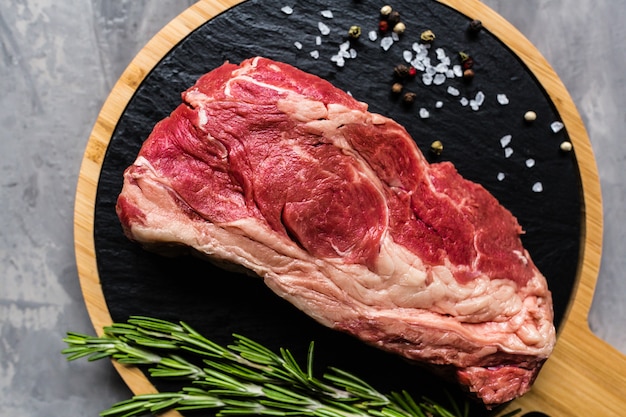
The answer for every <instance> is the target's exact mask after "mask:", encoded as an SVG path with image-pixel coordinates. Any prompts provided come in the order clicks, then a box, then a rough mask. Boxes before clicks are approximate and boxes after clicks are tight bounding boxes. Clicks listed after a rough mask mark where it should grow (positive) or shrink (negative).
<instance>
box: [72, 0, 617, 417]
mask: <svg viewBox="0 0 626 417" xmlns="http://www.w3.org/2000/svg"><path fill="white" fill-rule="evenodd" d="M240 2H241V1H240V0H228V1H226V0H205V1H200V2H198V3H197V4H195V5H194V6H192V7H191V8H189V9H188V10H186V11H185V12H184V13H182V14H181V15H180V16H179V17H177V18H176V19H174V20H173V21H172V22H171V23H170V24H168V25H167V26H166V27H165V28H164V29H163V30H162V31H161V32H159V33H158V34H157V35H156V36H155V37H154V38H153V39H152V40H151V41H150V42H149V43H148V44H147V45H146V46H145V47H144V48H143V49H142V50H141V52H140V53H139V54H138V55H137V56H136V58H135V59H134V60H133V61H132V63H131V64H130V65H129V67H128V68H127V69H126V71H125V72H124V73H123V74H122V76H121V78H120V79H119V81H118V82H117V83H116V85H115V86H114V88H113V90H112V92H111V94H110V96H109V97H108V99H107V101H106V102H105V104H104V106H103V108H102V111H101V113H100V115H99V117H98V119H97V121H96V124H95V126H94V128H93V131H92V134H91V136H90V138H89V142H88V144H87V148H86V151H85V154H84V159H83V163H82V166H81V170H80V174H79V181H78V186H77V193H76V206H75V250H76V259H77V265H78V273H79V278H80V283H81V287H82V291H83V296H84V298H85V302H86V305H87V308H88V312H89V315H90V318H91V320H92V322H93V325H94V327H95V329H96V331H97V332H98V333H100V332H101V331H102V327H103V326H106V325H109V324H111V322H112V319H111V314H110V312H109V309H108V306H107V302H106V300H105V297H104V295H103V292H102V288H101V283H100V277H99V273H98V265H97V262H96V249H95V246H94V205H95V200H96V196H97V189H98V181H99V178H100V173H101V169H102V164H103V161H104V158H105V154H106V151H107V147H108V145H109V142H110V140H111V137H112V135H113V132H114V130H115V128H116V126H117V123H118V121H119V120H120V117H121V116H122V114H123V112H124V109H125V108H126V106H127V104H128V102H129V101H130V100H131V98H132V97H133V95H134V94H135V93H136V91H137V89H138V87H139V86H140V85H141V83H142V81H143V80H144V79H145V78H146V76H147V75H148V74H149V73H150V71H151V70H152V69H153V68H154V67H155V66H156V65H157V64H158V63H159V61H160V60H161V59H162V58H163V57H164V56H165V55H166V54H167V53H168V52H169V51H170V50H172V48H174V47H175V46H176V45H177V44H178V43H179V42H180V41H181V40H182V39H184V38H185V37H186V36H188V35H189V34H190V33H191V32H193V31H194V30H195V29H197V28H198V27H200V26H201V25H202V24H204V23H206V22H207V21H209V20H210V19H212V18H213V17H215V16H217V15H218V14H219V13H221V12H223V11H225V10H227V9H228V8H230V7H232V6H234V5H236V4H238V3H240ZM440 2H441V3H443V4H445V5H447V6H449V7H451V8H453V9H455V10H457V11H458V12H459V13H461V14H463V15H466V16H467V17H469V18H472V19H480V20H481V21H482V22H483V24H484V26H485V28H487V29H488V30H489V31H490V32H491V33H492V34H493V35H495V36H496V37H497V38H498V39H500V40H501V41H502V42H503V43H504V44H505V45H507V46H508V47H509V48H510V49H511V50H512V51H513V52H514V53H515V54H516V55H517V56H518V57H519V58H520V59H521V60H522V61H523V62H524V63H525V65H526V66H527V67H528V68H529V69H530V71H531V72H532V73H533V75H534V76H535V77H536V79H537V80H538V82H539V83H540V84H541V85H542V86H543V88H544V89H545V91H546V92H547V94H549V96H550V98H551V100H552V101H553V103H554V105H555V106H556V108H557V111H558V113H559V114H560V116H561V118H562V121H563V123H564V124H565V126H566V129H567V131H568V133H569V138H570V140H571V142H572V143H573V145H574V148H575V151H576V158H577V162H578V167H579V170H580V177H581V187H582V195H583V217H584V218H583V224H582V233H583V236H582V240H583V244H582V245H581V253H580V263H579V270H578V273H577V282H576V287H575V291H574V296H573V297H572V299H571V301H570V304H569V307H568V310H567V312H566V316H565V320H564V323H563V324H562V325H561V326H560V330H559V337H558V343H557V346H556V349H555V351H554V354H553V355H552V357H551V358H550V359H549V360H548V362H547V363H546V365H545V367H544V369H543V370H542V372H541V374H540V376H539V378H538V380H537V381H536V383H535V385H534V387H533V389H532V391H531V392H530V393H529V394H527V395H525V396H524V397H523V398H520V399H518V400H516V401H515V402H514V403H512V404H511V405H510V406H509V407H507V409H506V410H504V411H503V412H505V411H510V410H513V409H516V408H520V407H521V408H522V409H523V411H524V412H531V411H539V412H542V413H545V414H546V415H549V416H593V415H606V416H612V415H616V416H617V415H622V414H623V413H624V411H623V410H626V357H624V355H621V354H620V353H619V352H618V351H617V350H616V349H614V348H613V347H611V346H610V345H608V344H607V343H605V342H603V341H602V340H600V339H598V338H597V337H596V336H595V335H594V334H593V333H592V332H591V331H590V329H589V326H588V321H587V316H588V313H589V308H590V306H591V302H592V298H593V292H594V287H595V283H596V279H597V276H598V270H599V265H600V256H601V245H602V227H603V226H602V203H601V193H600V185H599V179H598V174H597V170H596V165H595V160H594V156H593V152H592V148H591V145H590V143H589V139H588V137H587V134H586V132H585V128H584V126H583V123H582V120H581V118H580V116H579V114H578V112H577V110H576V107H575V105H574V103H573V102H572V99H571V98H570V96H569V94H568V92H567V90H566V89H565V87H564V85H563V83H562V82H561V81H560V79H559V78H558V76H557V75H556V74H555V72H554V71H553V70H552V68H551V67H550V65H549V64H548V63H547V62H546V60H545V59H544V58H543V57H542V56H541V54H540V53H539V52H538V51H537V50H536V48H535V47H534V46H533V45H532V44H531V43H530V42H529V41H528V40H527V39H526V38H525V37H524V36H523V35H522V34H520V33H519V31H517V30H516V29H515V28H514V27H513V26H512V25H511V24H509V23H508V22H507V21H505V20H504V19H503V18H502V17H501V16H499V15H498V14H496V13H495V12H494V11H492V10H491V9H489V8H488V7H486V6H485V5H483V4H482V3H480V2H479V1H477V0H441V1H440ZM115 366H116V367H117V369H118V371H119V373H120V375H121V376H122V377H123V379H124V380H125V382H126V383H127V384H128V386H129V387H130V388H131V390H132V391H133V392H134V393H144V392H152V391H155V388H154V386H153V385H152V384H151V383H150V381H148V379H147V378H146V377H145V376H144V374H142V373H141V372H139V371H138V370H136V369H135V368H126V367H122V366H119V365H117V364H115ZM171 414H172V415H175V414H176V413H171Z"/></svg>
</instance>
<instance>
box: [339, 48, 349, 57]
mask: <svg viewBox="0 0 626 417" xmlns="http://www.w3.org/2000/svg"><path fill="white" fill-rule="evenodd" d="M339 55H341V56H342V57H344V58H350V52H348V51H344V50H343V49H340V50H339Z"/></svg>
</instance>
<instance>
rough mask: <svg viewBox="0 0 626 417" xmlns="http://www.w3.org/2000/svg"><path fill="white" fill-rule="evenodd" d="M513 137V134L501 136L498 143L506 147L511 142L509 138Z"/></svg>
mask: <svg viewBox="0 0 626 417" xmlns="http://www.w3.org/2000/svg"><path fill="white" fill-rule="evenodd" d="M512 138H513V136H511V135H504V136H502V138H501V139H500V145H502V147H503V148H504V147H506V146H507V145H508V144H509V143H511V139H512Z"/></svg>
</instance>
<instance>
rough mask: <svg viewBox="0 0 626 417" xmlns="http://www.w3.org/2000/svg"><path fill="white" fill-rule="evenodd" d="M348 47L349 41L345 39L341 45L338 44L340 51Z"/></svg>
mask: <svg viewBox="0 0 626 417" xmlns="http://www.w3.org/2000/svg"><path fill="white" fill-rule="evenodd" d="M349 48H350V41H345V42H344V43H342V44H341V45H339V50H340V51H347V50H348V49H349Z"/></svg>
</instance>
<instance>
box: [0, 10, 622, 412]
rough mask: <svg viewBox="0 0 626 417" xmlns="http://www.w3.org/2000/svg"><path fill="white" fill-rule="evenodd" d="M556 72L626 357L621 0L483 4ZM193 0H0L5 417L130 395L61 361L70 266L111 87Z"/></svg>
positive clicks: (602, 309) (598, 314)
mask: <svg viewBox="0 0 626 417" xmlns="http://www.w3.org/2000/svg"><path fill="white" fill-rule="evenodd" d="M484 2H485V3H486V4H487V5H489V6H490V7H492V8H493V9H495V10H496V11H497V12H499V13H500V14H502V15H503V16H504V17H505V18H507V19H508V20H509V21H510V22H511V23H513V24H514V25H515V26H516V27H517V28H518V29H519V30H520V31H521V32H522V33H523V34H525V35H526V36H527V37H528V38H529V39H530V40H531V41H532V42H533V43H534V44H535V45H536V46H537V48H538V49H539V50H540V51H541V52H542V53H543V55H544V56H545V57H546V58H547V59H548V61H549V62H550V63H551V64H552V66H553V67H554V68H555V70H556V72H557V73H558V74H559V76H560V77H561V79H562V80H563V82H564V83H565V85H566V87H567V88H568V90H569V92H570V94H571V95H572V97H573V99H574V102H575V103H576V105H577V106H578V109H579V111H580V113H581V115H582V118H583V121H584V122H585V124H586V127H587V129H588V132H589V136H590V138H591V142H592V146H593V149H594V152H595V155H596V159H597V162H598V169H599V173H600V179H601V185H602V194H603V199H604V216H605V234H604V242H603V246H604V252H603V258H602V265H601V271H600V277H599V281H598V286H597V290H596V296H595V299H594V304H593V308H592V312H591V314H590V317H589V321H590V325H591V328H592V329H593V331H594V332H595V333H596V334H597V335H599V336H600V337H601V338H603V339H605V340H607V341H608V342H609V343H611V344H612V345H614V346H615V347H616V348H618V349H619V350H620V351H622V352H624V353H626V303H625V302H624V298H625V296H626V279H624V277H623V273H624V271H625V270H626V257H624V251H623V248H622V242H623V241H624V238H625V237H626V236H625V235H626V206H625V205H624V199H625V198H626V186H625V185H624V181H623V178H622V175H621V171H622V169H623V167H624V159H625V158H626V148H625V147H624V145H623V142H624V138H623V136H624V130H625V129H624V124H625V122H626V81H625V77H626V75H625V74H626V30H625V29H624V25H623V23H624V22H625V21H626V0H597V1H590V0H567V1H565V0H562V1H557V0H524V1H512V0H484ZM192 3H193V1H191V0H186V1H183V0H160V1H158V2H157V1H152V2H150V1H147V0H134V1H131V0H117V1H107V0H82V1H79V0H68V1H63V2H59V1H52V0H38V1H35V0H4V1H2V2H1V3H0V92H1V93H0V204H1V206H0V208H1V210H0V416H14V417H26V416H33V417H36V416H55V415H64V416H78V415H85V416H86V415H97V413H98V412H99V411H101V410H103V409H105V408H107V407H109V406H110V405H112V404H113V403H114V402H117V401H120V400H122V399H125V398H127V397H128V395H129V394H130V392H129V391H128V389H127V388H126V387H125V386H124V384H123V383H122V381H121V379H120V378H119V377H118V376H117V374H116V373H115V371H114V370H113V368H112V367H111V366H110V364H109V363H107V362H106V361H103V362H99V363H86V362H84V361H80V362H75V363H67V362H66V361H65V358H63V357H62V356H61V355H60V354H59V351H60V350H61V349H63V347H64V345H63V343H62V341H61V339H62V337H63V336H64V335H65V332H66V331H68V330H74V331H80V332H88V333H92V332H93V329H92V328H91V324H90V321H89V318H88V316H87V312H86V309H85V306H84V303H83V299H82V295H81V291H80V287H79V283H78V278H77V273H76V266H75V260H74V246H73V236H72V232H73V218H72V217H73V204H74V193H75V187H76V180H77V176H78V171H79V167H80V162H81V159H82V154H83V151H84V148H85V145H86V143H87V139H88V136H89V133H90V131H91V128H92V126H93V123H94V122H95V120H96V118H97V115H98V112H99V110H100V108H101V106H102V104H103V102H104V100H105V98H106V97H107V95H108V93H109V91H110V90H111V88H112V86H113V84H114V82H115V81H116V80H117V78H118V77H119V76H120V74H121V73H122V71H123V70H124V68H125V67H126V66H127V64H128V63H129V62H130V60H131V59H132V58H133V57H134V56H135V54H136V53H137V52H138V51H139V50H140V49H141V48H142V46H143V45H144V44H145V43H146V42H147V41H148V40H149V39H150V38H151V37H152V36H153V35H154V34H155V33H157V32H158V30H159V29H161V28H162V27H163V26H164V25H165V24H167V23H168V22H169V21H170V20H171V19H173V18H174V17H176V16H177V15H178V14H179V13H180V12H182V11H183V10H184V9H185V8H187V7H188V6H189V5H191V4H192Z"/></svg>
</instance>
